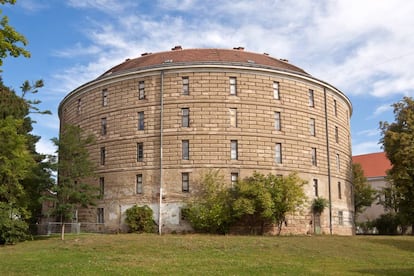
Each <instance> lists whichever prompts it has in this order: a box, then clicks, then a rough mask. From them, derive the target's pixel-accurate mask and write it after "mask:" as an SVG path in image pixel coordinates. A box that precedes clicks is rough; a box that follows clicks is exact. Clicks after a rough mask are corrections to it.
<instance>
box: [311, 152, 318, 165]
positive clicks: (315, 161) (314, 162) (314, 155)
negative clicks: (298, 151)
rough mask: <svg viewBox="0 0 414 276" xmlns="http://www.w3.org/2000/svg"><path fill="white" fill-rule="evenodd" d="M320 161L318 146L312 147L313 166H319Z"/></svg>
mask: <svg viewBox="0 0 414 276" xmlns="http://www.w3.org/2000/svg"><path fill="white" fill-rule="evenodd" d="M317 165H318V161H317V158H316V148H312V166H317Z"/></svg>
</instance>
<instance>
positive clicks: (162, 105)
mask: <svg viewBox="0 0 414 276" xmlns="http://www.w3.org/2000/svg"><path fill="white" fill-rule="evenodd" d="M160 92H161V100H160V109H161V111H160V117H161V118H160V202H159V205H160V206H159V208H158V211H159V214H158V233H159V234H160V235H161V234H162V216H161V213H162V210H161V206H162V182H163V167H162V166H163V164H162V158H163V148H162V146H163V128H164V122H163V117H164V71H161V91H160Z"/></svg>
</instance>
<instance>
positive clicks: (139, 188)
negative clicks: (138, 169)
mask: <svg viewBox="0 0 414 276" xmlns="http://www.w3.org/2000/svg"><path fill="white" fill-rule="evenodd" d="M136 182H137V183H136V185H137V186H136V190H135V191H136V193H137V194H138V195H139V194H142V174H137V176H136Z"/></svg>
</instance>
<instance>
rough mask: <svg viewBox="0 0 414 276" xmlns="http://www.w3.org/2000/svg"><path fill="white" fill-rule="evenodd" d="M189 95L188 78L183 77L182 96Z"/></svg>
mask: <svg viewBox="0 0 414 276" xmlns="http://www.w3.org/2000/svg"><path fill="white" fill-rule="evenodd" d="M189 94H190V81H189V78H188V77H183V95H189Z"/></svg>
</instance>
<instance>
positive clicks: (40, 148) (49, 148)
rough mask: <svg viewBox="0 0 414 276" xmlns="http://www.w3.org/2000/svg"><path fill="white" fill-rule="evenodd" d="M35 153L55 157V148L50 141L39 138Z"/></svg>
mask: <svg viewBox="0 0 414 276" xmlns="http://www.w3.org/2000/svg"><path fill="white" fill-rule="evenodd" d="M36 151H37V152H38V153H42V154H50V155H55V154H56V153H55V152H56V147H55V145H54V144H53V143H52V142H51V141H50V140H45V139H43V138H41V139H40V140H39V142H37V143H36Z"/></svg>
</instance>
